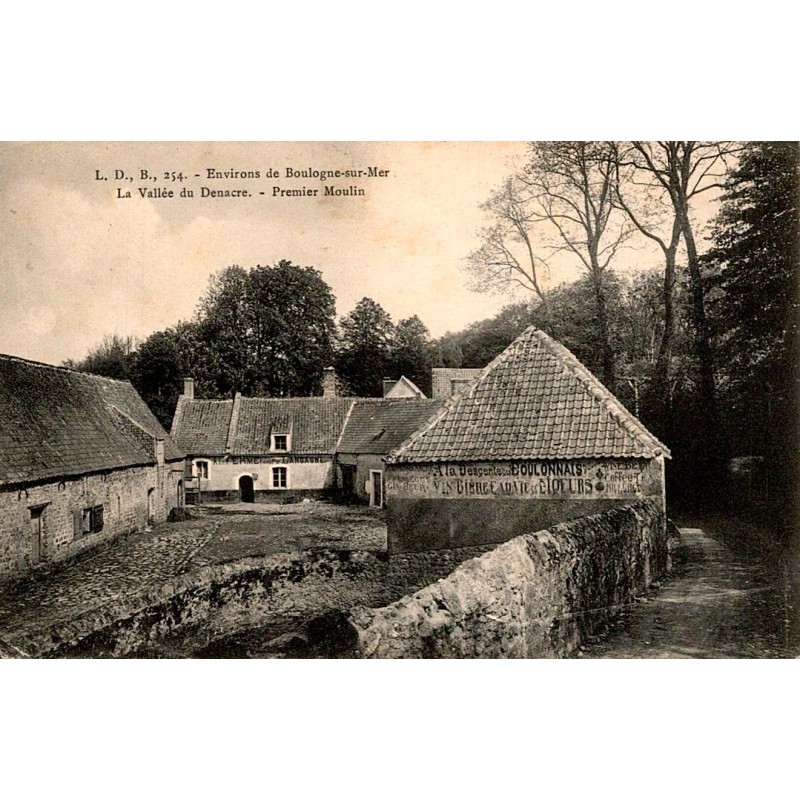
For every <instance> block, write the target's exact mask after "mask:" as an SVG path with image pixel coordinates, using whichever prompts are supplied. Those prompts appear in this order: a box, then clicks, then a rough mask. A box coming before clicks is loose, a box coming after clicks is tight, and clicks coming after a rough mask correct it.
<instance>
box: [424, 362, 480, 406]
mask: <svg viewBox="0 0 800 800" xmlns="http://www.w3.org/2000/svg"><path fill="white" fill-rule="evenodd" d="M482 372H483V370H482V369H454V368H450V367H435V368H434V369H432V370H431V377H432V383H433V391H432V394H433V397H434V398H435V399H439V398H442V399H444V400H446V399H447V398H448V397H450V396H452V394H453V393H454V391H461V390H462V389H463V388H465V387H466V385H467V384H468V383H471V382H472V381H474V380H477V379H478V378H479V377H480V376H481V373H482Z"/></svg>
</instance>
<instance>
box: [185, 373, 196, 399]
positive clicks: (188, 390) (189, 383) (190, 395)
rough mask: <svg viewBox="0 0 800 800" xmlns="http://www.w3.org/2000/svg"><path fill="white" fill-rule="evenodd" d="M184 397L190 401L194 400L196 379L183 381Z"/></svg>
mask: <svg viewBox="0 0 800 800" xmlns="http://www.w3.org/2000/svg"><path fill="white" fill-rule="evenodd" d="M183 396H184V397H185V398H187V399H188V400H194V378H184V379H183Z"/></svg>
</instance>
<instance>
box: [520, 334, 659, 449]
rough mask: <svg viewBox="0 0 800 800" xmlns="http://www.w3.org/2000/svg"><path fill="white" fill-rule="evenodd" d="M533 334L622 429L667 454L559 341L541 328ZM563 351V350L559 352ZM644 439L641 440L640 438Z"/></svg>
mask: <svg viewBox="0 0 800 800" xmlns="http://www.w3.org/2000/svg"><path fill="white" fill-rule="evenodd" d="M534 335H535V336H536V338H537V339H538V340H539V341H540V342H541V343H542V344H544V345H545V346H546V347H547V348H548V349H549V350H550V352H551V353H552V354H553V356H555V357H556V358H557V359H558V360H559V361H560V362H561V363H562V364H564V366H565V367H567V368H568V369H569V370H570V371H571V372H572V374H573V375H574V376H575V377H576V378H577V379H578V380H579V381H580V382H581V383H582V384H583V385H584V387H586V389H588V390H589V392H590V393H591V394H592V396H593V397H594V398H595V399H596V400H597V401H598V402H599V403H600V404H601V406H602V407H603V409H604V410H605V411H607V412H608V414H609V416H610V417H611V418H612V419H613V420H614V422H616V423H617V425H619V426H620V427H621V428H623V430H625V431H626V432H627V433H629V434H630V435H631V436H633V437H634V438H636V439H638V440H639V441H640V443H642V444H645V443H646V444H647V445H648V446H650V447H651V448H652V449H653V450H662V451H663V452H664V453H665V454H667V455H669V452H670V451H669V448H668V447H667V446H666V445H665V444H663V443H662V442H660V441H659V440H658V439H657V438H656V437H655V436H653V434H652V433H650V431H648V430H647V428H645V427H644V425H643V424H642V423H641V422H640V421H639V420H638V419H637V418H636V417H635V416H634V415H633V414H631V412H630V411H628V409H627V408H625V406H624V405H623V404H622V403H621V402H620V401H619V400H618V399H617V398H616V396H615V395H614V394H613V392H612V391H611V390H610V389H608V388H606V386H604V385H603V384H602V383H601V382H600V381H599V380H598V379H597V378H596V377H595V376H594V375H593V374H592V373H591V372H590V371H589V370H588V369H587V368H586V367H585V366H584V365H583V364H582V363H581V362H580V361H579V360H578V358H577V357H576V356H575V354H574V353H572V351H571V350H569V349H568V348H567V347H565V346H564V345H563V344H561V342H557V341H556V340H555V339H553V338H552V337H551V336H549V335H548V334H547V333H545V332H544V331H542V330H538V329H537V330H535V331H534ZM561 351H563V352H561ZM643 439H644V440H646V441H645V442H643V441H642V440H643Z"/></svg>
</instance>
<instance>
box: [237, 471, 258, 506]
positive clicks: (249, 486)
mask: <svg viewBox="0 0 800 800" xmlns="http://www.w3.org/2000/svg"><path fill="white" fill-rule="evenodd" d="M239 500H240V501H241V502H242V503H254V502H255V500H256V494H255V492H254V491H253V479H252V478H251V477H250V476H249V475H242V477H241V478H239Z"/></svg>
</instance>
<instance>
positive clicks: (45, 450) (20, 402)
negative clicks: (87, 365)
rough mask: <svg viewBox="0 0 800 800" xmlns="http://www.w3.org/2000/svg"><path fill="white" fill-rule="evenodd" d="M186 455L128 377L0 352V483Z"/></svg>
mask: <svg viewBox="0 0 800 800" xmlns="http://www.w3.org/2000/svg"><path fill="white" fill-rule="evenodd" d="M154 438H159V439H164V456H165V458H166V459H167V460H177V459H180V458H182V457H183V454H182V453H181V451H180V450H179V449H178V447H177V446H176V445H175V443H174V442H173V441H172V439H170V437H169V436H168V434H167V433H166V431H165V430H164V429H163V428H162V427H161V425H160V424H159V422H158V420H157V419H156V418H155V417H154V416H153V414H152V412H151V411H150V409H149V408H148V407H147V405H146V404H145V403H144V401H143V400H142V398H141V397H139V395H138V393H137V392H136V390H135V389H134V388H133V386H132V385H131V384H130V383H128V382H127V381H118V380H113V379H111V378H103V377H100V376H99V375H91V374H89V373H85V372H76V371H75V370H71V369H65V368H64V367H54V366H50V365H49V364H39V363H36V362H33V361H26V360H25V359H21V358H15V357H14V356H6V355H0V484H10V483H25V482H30V481H38V480H46V479H50V478H56V477H62V476H63V477H67V476H71V475H81V474H84V473H87V472H96V471H99V470H105V469H115V468H118V467H128V466H133V465H136V464H153V463H155V447H154V445H153V439H154Z"/></svg>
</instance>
